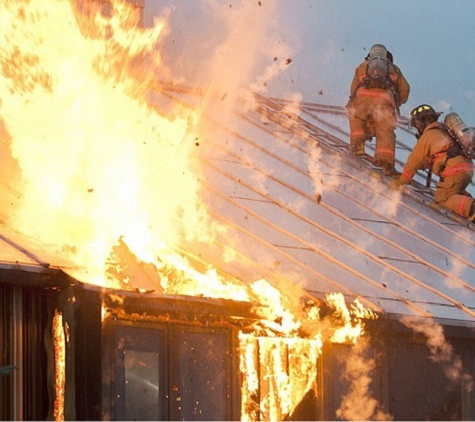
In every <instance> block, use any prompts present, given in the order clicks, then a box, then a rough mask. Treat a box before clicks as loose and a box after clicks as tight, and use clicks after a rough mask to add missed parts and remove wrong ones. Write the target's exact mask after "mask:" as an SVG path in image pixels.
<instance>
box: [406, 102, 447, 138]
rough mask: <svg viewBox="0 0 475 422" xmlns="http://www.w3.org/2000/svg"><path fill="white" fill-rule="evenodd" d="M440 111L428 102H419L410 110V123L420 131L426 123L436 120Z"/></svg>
mask: <svg viewBox="0 0 475 422" xmlns="http://www.w3.org/2000/svg"><path fill="white" fill-rule="evenodd" d="M441 114H442V113H439V112H437V111H435V110H434V109H433V108H432V107H431V106H430V105H428V104H421V105H419V106H417V107H416V108H414V109H413V110H412V111H411V117H410V125H411V126H412V127H415V128H416V129H417V130H418V131H419V133H422V132H423V131H424V129H425V127H426V126H427V125H429V124H430V123H432V122H436V121H437V119H438V118H439V116H440V115H441Z"/></svg>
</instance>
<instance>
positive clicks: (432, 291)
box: [0, 89, 475, 325]
mask: <svg viewBox="0 0 475 422" xmlns="http://www.w3.org/2000/svg"><path fill="white" fill-rule="evenodd" d="M157 95H161V96H162V98H161V99H160V100H163V95H165V96H166V98H167V101H173V102H180V103H183V104H196V103H197V102H199V101H201V97H200V95H199V94H198V93H197V92H195V91H192V90H187V89H182V90H168V91H166V92H165V93H164V94H163V93H162V94H157ZM155 100H156V99H155ZM255 100H256V102H255V104H254V105H255V107H253V108H248V107H247V106H245V105H244V103H241V104H240V105H239V106H237V107H236V108H235V109H234V110H233V111H232V113H229V114H226V116H225V118H224V117H223V114H222V106H221V104H220V101H215V102H211V103H210V105H209V107H208V109H207V112H206V118H207V122H208V123H207V124H208V125H209V126H210V128H211V129H212V130H211V131H209V132H208V133H211V134H212V135H210V136H211V138H210V139H207V140H206V142H202V144H203V145H204V144H207V146H206V147H205V146H203V148H202V158H203V160H202V162H203V164H204V166H203V167H204V168H203V171H204V175H205V189H204V198H203V200H204V201H206V203H207V204H208V206H209V208H210V211H211V213H212V215H213V218H214V219H215V221H216V222H219V223H221V224H222V226H223V227H226V231H225V232H223V233H222V234H221V235H220V236H219V237H217V238H216V240H215V241H214V242H213V243H212V244H194V245H189V248H188V249H187V252H188V253H189V254H190V255H192V256H194V257H195V258H197V259H199V260H201V261H202V262H205V263H208V264H211V265H214V266H215V267H216V268H219V269H220V270H221V271H223V272H226V273H228V274H231V275H233V276H235V277H237V278H238V279H240V280H243V281H245V282H250V281H254V280H256V279H258V278H266V279H267V280H269V281H270V282H275V283H277V282H281V281H285V282H286V283H287V284H286V286H292V285H298V286H300V287H302V288H303V289H304V290H305V291H306V292H307V293H308V294H309V295H310V296H312V297H317V298H321V297H323V296H324V295H325V294H327V293H330V292H340V293H343V294H344V295H345V296H346V297H347V298H348V299H351V298H359V299H360V300H361V301H362V302H363V304H365V305H366V306H368V307H371V308H372V309H375V310H376V311H379V312H381V313H382V314H384V315H387V316H389V317H392V316H397V315H416V316H429V317H434V318H436V319H437V320H440V321H442V322H444V323H449V324H453V325H473V324H474V323H475V248H474V246H475V241H474V238H475V237H474V234H475V232H474V225H473V224H471V223H469V222H467V221H466V220H464V219H462V218H460V217H458V216H456V215H454V214H453V213H451V212H450V211H448V210H445V209H443V208H441V207H439V206H436V205H435V204H434V202H433V197H432V193H431V190H430V189H428V188H425V186H424V183H425V182H424V177H425V176H424V174H419V175H418V176H417V177H416V182H415V183H414V184H413V185H411V186H406V187H405V188H404V190H403V193H402V194H401V193H398V192H394V191H390V190H389V189H388V186H387V184H388V180H387V179H386V178H384V177H383V176H381V175H380V174H378V173H377V172H376V169H375V168H373V167H372V166H371V164H369V163H368V162H365V161H363V160H361V159H358V158H355V157H351V156H349V155H348V142H349V139H348V121H347V117H346V112H345V109H344V108H342V107H336V106H328V105H322V104H312V103H300V104H299V105H298V106H297V107H296V106H295V105H293V104H290V103H289V102H288V101H284V100H280V99H272V98H264V97H261V96H258V95H255ZM157 102H160V101H157ZM397 139H398V147H397V160H398V164H397V166H398V167H399V170H400V169H401V167H402V164H403V163H404V162H405V159H406V158H407V156H408V154H409V152H410V151H411V148H412V146H413V145H414V136H413V135H412V134H411V133H410V132H409V131H408V130H407V121H405V120H404V119H401V121H400V123H399V125H398V128H397ZM371 149H372V145H371V144H368V145H367V150H368V151H371ZM470 191H471V192H473V185H472V186H471V187H470ZM229 251H232V254H233V257H234V259H230V258H229V256H230V254H229ZM18 264H19V265H21V266H22V268H23V269H24V270H25V271H32V270H33V269H37V268H41V269H46V268H58V269H66V270H67V267H68V265H69V264H68V263H67V262H64V261H63V260H61V258H60V257H53V256H51V255H48V254H47V253H46V252H45V250H44V249H42V247H41V246H40V245H38V244H36V243H35V242H33V241H31V240H29V239H26V238H20V237H18V235H16V234H14V233H13V232H8V231H6V230H4V229H0V266H1V267H5V268H7V267H8V266H9V265H18ZM286 293H287V294H288V295H293V294H294V292H293V291H292V288H291V287H290V288H288V287H287V290H286Z"/></svg>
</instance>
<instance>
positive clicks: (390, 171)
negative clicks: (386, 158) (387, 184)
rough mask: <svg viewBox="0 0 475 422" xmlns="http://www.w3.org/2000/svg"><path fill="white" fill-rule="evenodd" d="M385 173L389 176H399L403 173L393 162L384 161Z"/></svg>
mask: <svg viewBox="0 0 475 422" xmlns="http://www.w3.org/2000/svg"><path fill="white" fill-rule="evenodd" d="M383 173H384V175H385V176H389V177H398V176H400V175H401V173H399V172H398V171H397V170H396V168H395V167H394V164H392V163H383Z"/></svg>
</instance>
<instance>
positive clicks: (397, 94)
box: [347, 44, 410, 176]
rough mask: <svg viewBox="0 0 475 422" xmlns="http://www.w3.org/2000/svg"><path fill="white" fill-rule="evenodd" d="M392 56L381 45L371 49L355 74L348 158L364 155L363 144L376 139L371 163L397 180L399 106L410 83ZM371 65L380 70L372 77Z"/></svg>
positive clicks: (352, 90) (348, 107)
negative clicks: (350, 155) (396, 133)
mask: <svg viewBox="0 0 475 422" xmlns="http://www.w3.org/2000/svg"><path fill="white" fill-rule="evenodd" d="M392 58H393V57H392V54H391V52H389V51H387V50H386V48H385V47H384V46H383V45H382V44H375V45H374V46H372V47H371V50H370V53H369V54H368V56H366V58H365V61H364V62H363V63H361V64H360V65H359V66H358V67H357V68H356V70H355V74H354V77H353V81H352V83H351V87H350V101H349V102H348V104H347V109H348V118H349V123H350V154H352V155H356V156H361V155H365V141H366V140H371V139H372V137H373V136H375V137H376V149H375V153H374V158H373V160H372V161H373V163H374V164H375V165H376V166H378V167H382V168H383V172H384V174H386V175H388V176H398V175H399V174H400V173H398V172H397V171H396V169H395V168H394V162H395V149H396V135H395V132H394V131H395V129H396V122H397V115H398V114H399V106H400V105H401V104H404V103H405V102H406V101H407V99H408V97H409V90H410V87H409V83H408V82H407V80H406V78H405V77H404V75H403V74H402V72H401V70H400V69H399V67H398V66H396V65H395V64H394V63H393V62H392ZM373 63H374V64H375V65H376V66H377V67H379V69H377V71H376V74H377V77H375V75H374V72H373V71H372V70H371V66H372V65H373Z"/></svg>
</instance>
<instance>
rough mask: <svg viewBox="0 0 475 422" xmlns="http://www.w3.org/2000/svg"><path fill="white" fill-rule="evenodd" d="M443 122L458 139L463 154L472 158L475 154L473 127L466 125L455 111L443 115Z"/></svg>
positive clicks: (474, 129) (474, 132)
mask: <svg viewBox="0 0 475 422" xmlns="http://www.w3.org/2000/svg"><path fill="white" fill-rule="evenodd" d="M444 124H445V126H447V129H449V131H450V132H451V133H452V134H453V135H454V136H455V137H456V138H457V140H458V141H459V143H460V145H461V146H462V149H463V152H464V155H466V156H467V157H470V158H473V157H474V156H475V128H474V127H470V126H467V125H466V124H465V122H464V121H463V120H462V118H461V117H460V116H459V115H458V114H457V113H455V112H451V113H449V114H447V116H445V119H444Z"/></svg>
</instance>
